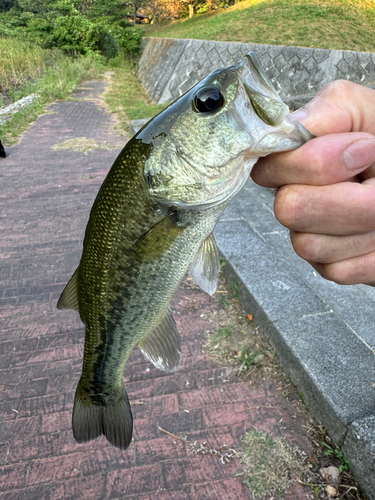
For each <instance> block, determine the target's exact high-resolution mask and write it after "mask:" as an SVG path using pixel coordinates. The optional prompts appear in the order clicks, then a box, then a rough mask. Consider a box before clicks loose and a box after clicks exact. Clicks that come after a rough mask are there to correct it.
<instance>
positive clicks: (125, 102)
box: [106, 59, 166, 132]
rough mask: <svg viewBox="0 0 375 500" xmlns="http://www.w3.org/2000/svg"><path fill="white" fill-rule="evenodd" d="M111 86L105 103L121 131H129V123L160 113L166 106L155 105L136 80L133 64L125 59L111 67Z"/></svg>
mask: <svg viewBox="0 0 375 500" xmlns="http://www.w3.org/2000/svg"><path fill="white" fill-rule="evenodd" d="M112 69H113V73H114V74H113V75H112V79H111V85H110V88H109V89H108V91H107V92H106V103H107V104H108V107H109V109H110V111H111V112H112V113H115V114H116V116H117V121H118V126H119V128H120V129H121V130H126V131H127V132H129V130H130V126H129V124H130V121H131V120H139V119H141V118H148V117H152V116H154V115H156V114H157V113H159V112H160V111H162V110H163V109H164V108H165V107H166V105H164V104H155V103H154V102H153V101H152V99H151V98H150V97H149V96H148V94H147V92H146V91H145V90H144V89H143V87H142V85H141V83H140V81H139V80H138V78H137V70H136V67H135V64H134V63H133V62H131V61H129V60H127V59H125V60H123V61H122V62H121V64H116V65H115V66H112Z"/></svg>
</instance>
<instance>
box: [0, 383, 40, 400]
mask: <svg viewBox="0 0 375 500" xmlns="http://www.w3.org/2000/svg"><path fill="white" fill-rule="evenodd" d="M47 384H48V379H46V378H43V379H38V380H28V381H26V382H25V381H24V382H21V383H19V384H17V385H14V386H13V385H10V384H9V385H8V386H5V389H4V390H3V397H4V399H18V398H24V397H26V398H27V397H30V398H32V397H36V396H44V395H45V394H46V392H47Z"/></svg>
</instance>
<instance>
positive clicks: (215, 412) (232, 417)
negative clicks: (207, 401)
mask: <svg viewBox="0 0 375 500" xmlns="http://www.w3.org/2000/svg"><path fill="white" fill-rule="evenodd" d="M246 408H247V405H246V404H245V403H237V404H229V405H220V406H213V407H208V408H206V409H205V410H204V413H203V415H204V421H205V423H206V426H207V427H215V426H217V425H233V424H238V423H240V422H244V421H245V420H247V419H248V418H249V415H248V410H246Z"/></svg>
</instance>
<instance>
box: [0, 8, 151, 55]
mask: <svg viewBox="0 0 375 500" xmlns="http://www.w3.org/2000/svg"><path fill="white" fill-rule="evenodd" d="M0 2H3V3H0V12H1V8H3V12H4V13H3V14H2V15H1V18H0V36H1V35H2V36H7V37H18V38H19V37H21V38H23V39H25V38H26V39H29V40H31V41H33V42H35V43H37V44H39V45H40V46H41V47H42V48H46V49H51V48H58V49H60V50H62V51H64V52H65V53H67V54H69V55H75V54H88V53H90V52H93V51H101V52H102V53H103V55H105V56H106V57H107V58H111V57H115V56H116V55H117V54H119V53H120V54H121V55H127V54H130V55H131V56H133V55H134V54H135V53H137V51H138V49H139V47H140V44H141V40H142V35H143V32H142V31H141V30H139V28H138V27H134V26H132V25H131V24H130V23H129V22H128V21H127V19H126V15H127V13H129V9H130V8H131V5H132V3H134V2H124V1H121V0H107V1H106V2H103V1H99V0H92V1H91V0H17V2H14V3H13V4H12V5H11V6H9V5H10V4H9V5H8V4H7V6H5V3H4V0H0ZM8 7H9V8H8ZM6 9H7V10H6Z"/></svg>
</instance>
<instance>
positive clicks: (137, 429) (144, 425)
mask: <svg viewBox="0 0 375 500" xmlns="http://www.w3.org/2000/svg"><path fill="white" fill-rule="evenodd" d="M133 436H134V439H135V440H136V441H144V440H146V439H153V438H157V437H159V431H158V426H157V424H156V422H155V420H154V419H153V418H142V419H139V420H134V422H133Z"/></svg>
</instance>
